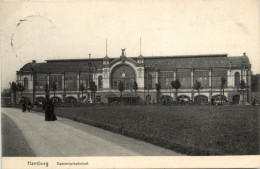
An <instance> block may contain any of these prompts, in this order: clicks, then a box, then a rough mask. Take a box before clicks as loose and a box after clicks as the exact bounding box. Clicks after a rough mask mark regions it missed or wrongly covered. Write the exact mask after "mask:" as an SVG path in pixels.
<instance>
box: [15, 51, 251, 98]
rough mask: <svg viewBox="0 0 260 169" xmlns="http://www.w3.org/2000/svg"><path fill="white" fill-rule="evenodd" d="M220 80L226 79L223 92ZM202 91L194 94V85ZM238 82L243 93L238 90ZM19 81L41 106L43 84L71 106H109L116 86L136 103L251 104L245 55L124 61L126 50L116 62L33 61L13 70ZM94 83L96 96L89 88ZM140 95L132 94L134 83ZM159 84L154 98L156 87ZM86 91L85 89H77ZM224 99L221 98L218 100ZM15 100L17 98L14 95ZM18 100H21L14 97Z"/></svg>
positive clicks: (192, 56) (166, 57) (90, 60)
mask: <svg viewBox="0 0 260 169" xmlns="http://www.w3.org/2000/svg"><path fill="white" fill-rule="evenodd" d="M221 78H224V79H225V80H226V83H225V86H224V95H223V92H222V91H223V90H222V89H221ZM176 79H178V80H179V81H180V84H181V87H180V88H179V89H178V94H177V95H176V93H175V89H173V88H172V86H171V82H172V81H174V80H176ZM196 80H197V81H199V82H200V83H201V86H202V87H203V88H202V89H201V90H200V92H198V91H197V90H195V89H193V86H194V83H195V81H196ZM241 80H244V82H245V83H246V86H247V87H246V88H245V89H243V90H241V89H240V88H239V86H240V83H241ZM17 82H20V83H22V84H23V85H24V87H25V91H24V92H23V96H25V97H28V98H30V99H31V100H33V101H34V100H38V101H41V100H42V99H44V97H45V90H46V84H47V85H48V88H49V90H50V97H54V91H52V85H53V84H56V88H57V89H56V91H55V98H54V99H55V100H56V101H59V102H74V101H79V100H81V99H84V100H85V101H86V100H87V101H90V102H93V101H96V102H103V103H108V102H110V101H111V98H116V97H119V96H120V95H121V93H120V92H119V90H118V84H119V82H122V83H123V85H124V91H123V93H122V95H123V97H129V98H133V97H138V102H140V103H142V102H143V103H145V102H147V101H149V102H152V101H155V102H156V101H157V98H158V101H162V100H165V98H169V99H172V100H193V101H200V102H208V101H210V100H211V98H215V99H217V98H219V97H223V96H224V97H223V98H224V99H226V100H227V101H230V102H239V101H240V102H241V101H242V100H244V101H246V102H251V87H250V86H251V64H250V62H249V59H248V57H247V55H246V54H245V53H244V54H243V55H242V56H233V57H229V56H228V55H227V54H214V55H189V56H153V57H143V56H142V55H140V56H138V57H127V56H126V55H125V52H124V50H122V54H121V56H120V57H117V58H110V57H108V56H105V57H104V58H91V59H60V60H46V63H36V61H32V62H31V63H27V64H26V65H24V66H23V67H22V68H21V69H20V70H19V71H17ZM90 82H95V84H96V85H97V91H96V92H95V94H93V92H91V91H90V90H89V89H88V86H89V85H90ZM135 82H136V83H137V85H138V90H136V91H135V90H134V87H133V86H134V83H135ZM159 83H160V85H161V89H160V92H159V93H157V90H156V84H159ZM82 86H84V88H85V90H83V91H82V90H81V89H82ZM221 95H222V96H221ZM17 97H19V94H18V95H17ZM18 100H19V98H18Z"/></svg>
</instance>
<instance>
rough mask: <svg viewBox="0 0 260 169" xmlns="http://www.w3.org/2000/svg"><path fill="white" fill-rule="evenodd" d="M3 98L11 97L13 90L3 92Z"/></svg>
mask: <svg viewBox="0 0 260 169" xmlns="http://www.w3.org/2000/svg"><path fill="white" fill-rule="evenodd" d="M1 96H2V97H11V90H10V89H4V90H3V91H2V92H1Z"/></svg>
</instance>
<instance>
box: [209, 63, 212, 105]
mask: <svg viewBox="0 0 260 169" xmlns="http://www.w3.org/2000/svg"><path fill="white" fill-rule="evenodd" d="M209 88H210V89H209V100H210V99H211V97H212V68H211V67H210V68H209Z"/></svg>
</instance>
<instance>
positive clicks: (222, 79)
mask: <svg viewBox="0 0 260 169" xmlns="http://www.w3.org/2000/svg"><path fill="white" fill-rule="evenodd" d="M225 84H226V79H225V78H224V77H221V86H220V87H221V89H222V91H223V97H221V103H222V102H223V98H224V96H225V91H224V88H225ZM220 94H221V93H220Z"/></svg>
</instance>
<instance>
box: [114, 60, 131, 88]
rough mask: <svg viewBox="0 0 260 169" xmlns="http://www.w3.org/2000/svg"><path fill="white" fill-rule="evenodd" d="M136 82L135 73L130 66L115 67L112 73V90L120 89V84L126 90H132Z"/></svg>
mask: <svg viewBox="0 0 260 169" xmlns="http://www.w3.org/2000/svg"><path fill="white" fill-rule="evenodd" d="M134 81H135V72H134V70H133V69H132V68H131V67H130V66H128V65H126V64H122V65H119V66H117V67H115V68H114V69H113V71H112V73H111V88H112V89H118V84H119V82H122V83H123V85H124V88H125V90H130V89H132V88H133V84H134Z"/></svg>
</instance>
